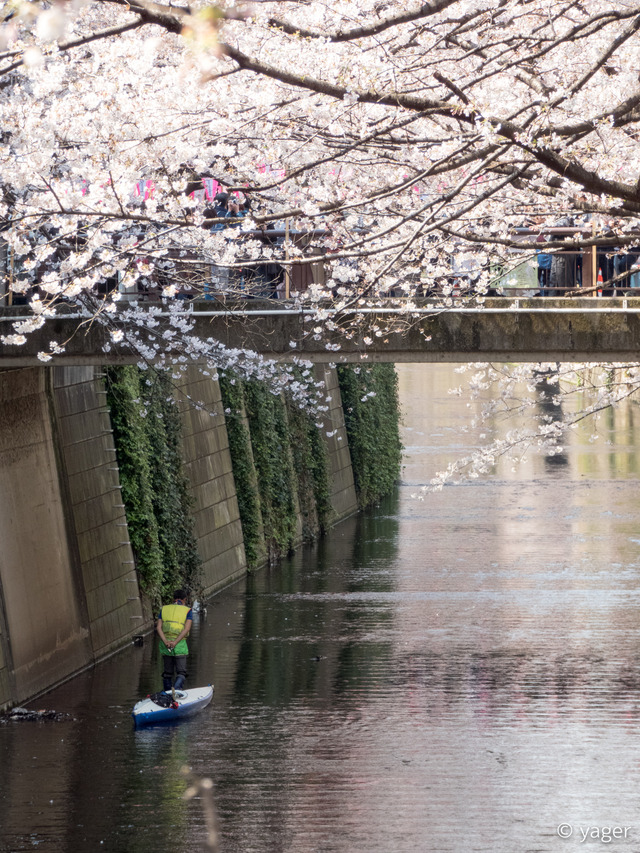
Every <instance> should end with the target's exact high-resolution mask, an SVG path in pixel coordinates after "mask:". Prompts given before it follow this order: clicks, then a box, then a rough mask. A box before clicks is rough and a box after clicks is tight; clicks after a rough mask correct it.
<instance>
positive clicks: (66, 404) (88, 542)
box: [51, 367, 144, 659]
mask: <svg viewBox="0 0 640 853" xmlns="http://www.w3.org/2000/svg"><path fill="white" fill-rule="evenodd" d="M51 377H52V396H53V406H54V412H55V425H56V430H57V445H58V448H59V453H60V457H61V472H62V474H63V482H64V488H65V490H66V494H65V504H66V509H67V513H68V516H69V519H70V522H71V524H72V526H73V530H72V534H73V535H72V540H71V541H72V543H73V545H74V546H75V548H76V549H77V558H78V562H79V566H80V571H81V577H82V587H83V593H84V598H85V602H86V610H87V622H88V626H89V632H90V637H91V650H92V654H93V657H94V659H98V658H101V657H104V656H105V655H106V654H108V653H109V652H111V651H113V650H114V649H116V648H118V647H119V646H121V645H122V643H123V642H124V641H126V640H127V639H128V638H130V637H131V636H132V635H134V634H138V633H140V631H141V630H142V628H143V623H144V618H143V610H142V603H141V600H140V596H139V592H138V580H137V577H136V572H135V566H134V562H133V554H132V551H131V546H130V544H129V537H128V534H127V519H126V516H125V510H124V504H123V503H122V495H121V493H120V479H119V474H118V466H117V462H116V451H115V447H114V443H113V433H112V430H111V421H110V417H109V410H108V408H107V406H106V403H105V397H106V390H105V386H104V380H103V376H102V373H101V372H99V371H96V369H95V368H93V367H56V368H52V370H51Z"/></svg>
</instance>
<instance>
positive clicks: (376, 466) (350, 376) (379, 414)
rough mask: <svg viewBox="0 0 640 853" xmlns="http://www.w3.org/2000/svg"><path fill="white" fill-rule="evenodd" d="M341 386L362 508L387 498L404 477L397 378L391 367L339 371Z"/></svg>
mask: <svg viewBox="0 0 640 853" xmlns="http://www.w3.org/2000/svg"><path fill="white" fill-rule="evenodd" d="M338 382H339V384H340V394H341V397H342V406H343V409H344V417H345V426H346V430H347V438H348V441H349V450H350V452H351V464H352V466H353V476H354V481H355V486H356V493H357V495H358V502H359V504H360V506H361V507H366V506H370V505H371V504H374V503H376V502H377V501H378V500H379V499H380V498H381V497H383V496H384V495H387V494H389V493H390V492H391V491H392V490H393V487H394V485H395V484H396V482H397V480H398V477H399V475H400V463H401V459H402V443H401V441H400V429H399V427H400V407H399V402H398V378H397V375H396V372H395V368H394V366H393V365H392V364H374V365H370V366H367V367H355V368H354V367H351V366H348V365H341V366H339V367H338Z"/></svg>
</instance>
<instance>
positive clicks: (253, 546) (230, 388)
mask: <svg viewBox="0 0 640 853" xmlns="http://www.w3.org/2000/svg"><path fill="white" fill-rule="evenodd" d="M218 381H219V383H220V392H221V395H222V401H223V405H224V408H225V418H226V426H227V436H228V439H229V452H230V454H231V461H232V467H233V478H234V480H235V485H236V496H237V499H238V511H239V513H240V522H241V524H242V535H243V539H244V551H245V556H246V559H247V566H248V568H249V569H255V568H256V566H257V565H258V563H259V562H260V558H261V557H262V555H263V554H264V539H263V527H262V515H261V512H260V496H259V494H258V485H257V478H256V472H255V468H254V465H253V455H252V452H251V436H250V435H249V428H248V424H247V422H246V420H245V404H244V383H243V382H242V381H240V380H239V379H233V378H231V379H230V378H228V377H226V376H223V375H222V374H220V375H219V380H218Z"/></svg>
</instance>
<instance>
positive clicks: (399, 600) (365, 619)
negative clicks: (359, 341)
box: [0, 365, 640, 853]
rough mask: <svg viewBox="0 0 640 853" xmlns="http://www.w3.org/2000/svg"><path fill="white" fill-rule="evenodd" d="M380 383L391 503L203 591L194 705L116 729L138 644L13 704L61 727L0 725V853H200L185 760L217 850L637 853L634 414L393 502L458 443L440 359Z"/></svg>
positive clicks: (144, 681) (639, 711)
mask: <svg viewBox="0 0 640 853" xmlns="http://www.w3.org/2000/svg"><path fill="white" fill-rule="evenodd" d="M400 377H401V390H402V396H403V400H404V402H405V432H404V441H405V445H406V448H407V453H406V467H405V470H404V475H403V476H404V479H403V484H402V486H401V487H400V489H399V490H398V493H397V494H396V495H394V496H393V497H392V498H391V499H389V500H388V501H386V502H385V503H384V504H383V505H382V506H380V507H378V508H377V509H376V510H375V511H373V512H370V513H368V514H366V515H362V516H360V517H357V518H352V519H349V520H347V521H346V522H344V523H343V524H341V525H340V526H339V527H337V528H336V529H335V530H334V531H333V532H332V533H331V534H330V535H329V536H328V537H327V538H326V539H325V540H324V541H323V542H321V543H320V544H319V545H318V546H317V547H315V548H312V549H306V550H304V551H301V552H300V553H299V554H297V555H296V556H295V557H294V558H293V559H292V560H291V561H289V562H287V563H286V564H285V565H284V566H282V567H281V568H279V569H276V570H271V571H263V572H261V573H259V574H258V575H256V576H255V577H253V578H250V579H249V580H248V581H247V582H242V583H240V584H237V585H235V586H234V587H232V588H230V589H228V590H227V591H225V592H224V593H223V594H221V595H220V596H218V597H217V598H215V599H214V600H213V601H212V602H210V603H209V606H208V608H207V611H206V613H203V614H202V615H201V616H200V618H199V619H198V620H197V621H196V625H195V629H194V632H193V639H192V642H191V647H192V650H193V653H192V656H191V666H190V672H191V676H190V683H191V685H192V686H195V685H197V684H204V683H207V682H212V683H214V684H215V689H216V692H215V697H214V702H213V704H212V705H211V706H210V707H209V708H208V709H206V710H205V711H204V712H203V713H202V714H200V715H199V716H198V717H196V718H194V719H193V720H191V721H185V722H184V723H182V724H180V725H176V726H169V727H166V726H165V727H162V728H160V727H157V728H152V729H147V730H141V731H135V730H134V729H133V727H132V723H131V719H130V716H129V714H130V710H131V707H132V706H133V704H134V702H135V701H136V699H137V698H138V697H140V696H141V695H145V694H146V693H148V692H150V691H152V690H154V689H157V688H158V687H159V686H160V677H159V675H160V662H159V660H158V657H157V653H156V650H155V648H154V644H153V642H152V640H151V638H147V641H146V642H145V645H144V647H143V648H136V647H133V646H132V647H131V648H130V649H128V650H126V651H124V652H123V653H122V654H119V655H118V656H116V657H114V658H112V659H111V660H109V661H107V662H106V663H105V664H103V665H101V666H99V667H98V668H96V669H95V670H94V671H93V672H90V673H87V674H85V675H82V676H80V677H78V678H76V679H74V680H73V681H71V682H69V683H68V684H67V685H65V686H63V687H62V688H60V689H58V690H56V691H53V692H51V693H49V694H48V695H47V696H45V697H42V698H41V699H40V700H38V702H36V703H35V707H39V708H44V707H46V708H55V709H56V710H57V711H61V712H67V713H69V714H71V715H73V720H69V721H66V722H60V723H52V722H50V723H44V722H40V723H8V724H4V725H0V762H1V766H2V771H3V772H2V783H1V785H2V786H1V794H0V850H2V851H5V850H6V851H12V852H13V851H26V850H33V849H38V850H41V851H47V853H48V852H49V851H51V853H53V852H54V851H55V853H66V851H71V852H72V853H73V851H110V853H156V851H178V853H184V852H185V851H194V850H201V849H203V845H204V838H205V827H204V818H203V811H202V808H201V804H200V802H199V801H197V800H196V801H191V802H186V801H185V800H184V799H183V798H182V795H183V792H184V790H185V781H184V779H183V777H182V776H181V768H182V767H183V766H185V765H186V766H188V767H190V768H191V769H192V770H193V771H194V773H196V774H199V775H201V776H205V777H209V778H211V779H212V780H213V782H214V791H215V799H216V805H217V810H218V816H219V828H220V832H221V835H222V844H221V851H222V853H279V852H280V851H286V853H289V851H290V852H291V853H293V851H295V853H395V851H397V853H414V852H415V853H422V852H423V851H437V853H447V851H456V853H458V851H460V853H468V851H491V852H492V853H521V851H559V853H564V851H574V850H583V849H584V850H589V849H590V850H593V849H601V848H602V846H603V845H604V846H605V847H607V848H609V849H615V850H624V851H640V667H639V665H638V651H639V644H640V633H639V627H638V626H639V617H640V596H639V594H638V586H639V584H638V579H639V577H640V550H639V548H640V491H639V489H638V473H637V465H636V457H635V446H634V443H633V440H634V434H635V435H636V436H640V433H639V432H638V431H637V429H634V423H633V418H634V415H635V416H636V417H637V415H636V414H635V410H634V409H631V408H630V409H629V410H627V411H626V412H624V413H622V414H620V415H619V416H616V417H617V421H616V420H613V421H611V422H610V423H609V424H608V425H607V426H606V429H605V432H604V434H603V435H602V436H601V438H600V439H599V440H598V441H595V442H590V441H589V440H588V436H587V435H586V434H585V435H584V436H581V435H580V434H577V435H575V436H574V437H573V438H572V444H571V446H570V447H569V448H568V449H567V451H566V453H565V454H563V455H562V456H561V457H558V458H556V459H555V460H554V461H552V462H545V461H544V460H542V459H536V458H533V459H531V460H530V461H529V462H528V463H527V464H525V465H524V466H523V467H522V468H521V469H520V470H518V471H517V472H513V471H511V469H510V468H509V467H508V466H505V470H504V471H502V470H498V472H497V475H496V477H495V478H493V479H490V480H487V481H480V480H476V481H474V482H473V483H471V484H469V485H464V486H458V487H451V488H445V489H444V490H443V491H442V492H441V493H439V494H436V495H428V496H427V497H426V498H425V500H423V501H419V500H417V499H415V498H413V497H412V495H413V494H414V493H415V492H416V491H417V486H419V485H420V484H422V483H424V482H425V481H426V480H428V479H429V477H430V476H432V474H433V473H434V471H435V470H436V469H438V468H440V467H443V464H444V463H446V461H447V460H449V459H451V458H453V454H454V453H455V452H458V451H460V450H463V449H464V444H465V442H469V441H470V442H473V441H474V440H475V439H474V438H473V436H471V437H465V436H464V435H463V434H461V432H460V427H461V425H462V424H463V423H464V422H467V421H468V420H469V410H468V408H467V407H466V406H465V404H464V402H462V401H459V400H452V398H451V397H449V396H448V395H447V389H448V387H449V385H452V384H457V382H456V381H455V377H454V375H453V372H452V370H451V369H450V368H448V367H438V368H435V367H429V366H420V365H415V366H406V367H403V368H401V369H400ZM558 827H560V830H558ZM559 833H560V834H559ZM562 835H567V836H569V835H570V837H567V838H563V837H561V836H562Z"/></svg>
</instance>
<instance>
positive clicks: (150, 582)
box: [106, 366, 200, 607]
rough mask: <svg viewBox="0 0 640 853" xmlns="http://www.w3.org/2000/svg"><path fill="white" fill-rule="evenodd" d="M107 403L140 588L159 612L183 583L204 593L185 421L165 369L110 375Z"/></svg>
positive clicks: (122, 369) (112, 370) (123, 369)
mask: <svg viewBox="0 0 640 853" xmlns="http://www.w3.org/2000/svg"><path fill="white" fill-rule="evenodd" d="M106 378H107V402H108V405H109V408H110V411H111V422H112V425H113V431H114V441H115V447H116V453H117V458H118V467H119V470H120V482H121V485H122V497H123V502H124V505H125V510H126V514H127V524H128V528H129V539H130V541H131V546H132V549H133V553H134V557H135V560H136V569H137V571H138V575H139V578H140V586H141V589H142V590H143V591H144V592H145V594H146V595H148V596H149V598H150V599H151V602H152V605H153V606H154V607H155V606H156V605H157V604H159V603H160V601H161V600H164V599H166V598H167V597H168V596H170V595H171V593H172V591H173V590H174V589H175V588H176V587H179V586H182V587H186V588H187V589H189V590H191V591H192V592H193V593H196V594H197V592H198V588H199V581H200V579H199V570H200V560H199V558H198V553H197V547H196V542H195V538H194V535H193V520H192V516H191V502H190V496H189V490H188V484H187V479H186V477H185V476H184V473H183V470H182V454H181V421H180V415H179V412H178V409H177V406H176V403H175V400H174V397H173V386H172V385H171V383H170V380H169V378H168V376H167V374H165V373H163V372H161V371H155V370H148V371H141V370H140V369H139V368H137V367H133V366H118V367H109V368H108V369H107V370H106Z"/></svg>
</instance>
